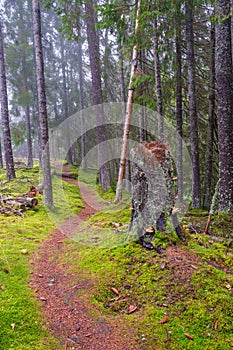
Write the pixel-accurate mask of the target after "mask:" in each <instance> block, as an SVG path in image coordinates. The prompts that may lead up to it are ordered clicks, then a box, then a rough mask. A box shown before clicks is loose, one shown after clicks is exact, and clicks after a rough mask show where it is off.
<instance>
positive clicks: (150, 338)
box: [62, 209, 233, 350]
mask: <svg viewBox="0 0 233 350" xmlns="http://www.w3.org/2000/svg"><path fill="white" fill-rule="evenodd" d="M115 214H116V215H115V216H114V215H112V216H111V215H110V214H109V211H105V212H103V213H97V214H95V215H94V216H92V217H91V218H90V219H89V223H91V224H92V230H93V228H94V229H95V226H96V224H97V226H98V225H100V223H101V225H100V226H102V227H103V228H105V227H108V228H109V229H113V228H111V226H112V221H117V222H118V223H120V224H121V225H122V224H123V223H125V222H127V217H128V222H129V219H130V211H129V210H128V209H123V210H122V211H118V212H116V213H115ZM206 219H207V218H206V214H205V213H202V214H201V215H200V217H198V216H196V213H195V216H192V213H191V212H190V213H189V215H188V216H187V218H185V219H184V223H183V224H184V227H185V235H186V242H185V243H182V242H179V240H178V239H176V238H175V237H174V235H173V237H172V232H171V229H170V232H169V230H168V231H167V232H168V233H167V235H165V236H166V237H165V236H164V235H158V234H157V236H156V243H157V244H162V245H164V242H165V246H166V247H168V246H169V245H172V247H170V248H169V249H171V251H172V250H173V249H174V251H176V249H180V256H179V257H178V258H175V255H174V258H173V257H171V256H172V255H171V254H172V252H171V253H170V258H168V257H167V255H166V252H164V253H163V252H162V253H161V254H158V253H157V252H156V251H146V250H145V249H143V248H142V247H141V246H140V245H139V244H137V243H136V242H130V243H128V244H126V245H121V246H118V247H114V248H108V249H100V248H94V247H93V246H89V247H88V246H86V247H85V246H82V245H81V246H80V244H75V243H73V242H72V243H71V242H68V241H67V250H66V253H65V254H64V255H63V257H62V261H63V263H64V262H65V263H67V265H68V266H69V272H70V273H79V275H80V276H81V275H82V276H83V278H84V279H86V278H90V279H91V280H92V281H94V285H93V288H92V290H91V291H90V293H89V295H88V296H87V298H88V300H89V302H91V303H93V304H94V305H95V307H97V308H98V310H99V312H100V313H101V314H105V315H106V317H118V319H119V323H122V324H124V325H128V327H129V328H130V327H133V328H134V329H136V332H137V343H138V346H139V348H140V349H143V350H155V349H156V350H163V349H164V350H165V349H172V350H178V349H179V350H181V349H182V350H183V349H194V350H199V349H210V350H211V349H213V350H217V349H219V350H220V349H221V350H222V349H223V350H230V349H232V344H233V325H232V317H233V309H232V301H233V292H232V287H233V278H232V245H231V244H230V246H229V242H228V241H227V238H226V237H227V236H228V232H227V231H228V230H229V229H232V227H230V226H229V224H230V223H231V225H232V221H231V222H230V221H229V218H227V217H226V216H225V217H223V218H222V217H217V216H216V217H214V218H213V224H212V225H211V235H209V236H208V235H204V234H203V232H204V227H205V224H206ZM222 221H224V223H223V222H222ZM221 222H222V223H221ZM226 222H228V224H226V227H225V228H226V232H225V236H226V237H225V236H224V235H223V232H222V231H221V232H220V234H219V231H218V227H219V225H220V226H221V227H222V226H224V225H225V223H226ZM197 223H198V225H199V226H198V227H196V228H199V232H197V233H195V234H191V233H190V230H189V228H190V225H191V226H193V225H197ZM220 223H221V224H220ZM102 233H103V234H104V231H102ZM217 236H221V237H223V236H224V240H223V241H221V242H219V241H217V242H216V241H213V240H211V238H212V237H217ZM106 239H107V237H106ZM215 239H216V238H215ZM187 254H188V258H187V256H186V255H187ZM190 256H191V257H195V258H193V259H194V260H193V261H192V258H190ZM173 260H174V261H175V264H174V261H173ZM182 264H183V266H182ZM187 266H188V268H187ZM190 271H191V272H190ZM112 287H114V288H116V289H117V290H118V292H119V294H120V296H121V298H119V299H117V296H116V295H115V293H114V292H113V291H112V289H111V288H112ZM130 306H135V307H136V311H135V312H133V313H132V314H129V307H130ZM166 315H167V316H166ZM166 318H167V320H166ZM164 319H165V320H166V322H164V323H163V320H164ZM161 321H162V322H161Z"/></svg>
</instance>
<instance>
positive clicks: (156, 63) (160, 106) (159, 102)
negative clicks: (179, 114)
mask: <svg viewBox="0 0 233 350" xmlns="http://www.w3.org/2000/svg"><path fill="white" fill-rule="evenodd" d="M154 32H155V33H154V67H155V82H156V86H155V87H156V100H157V115H158V139H159V140H160V141H164V134H163V128H164V126H163V100H162V84H161V73H160V71H161V68H160V60H159V41H158V39H159V36H158V23H157V18H155V20H154Z"/></svg>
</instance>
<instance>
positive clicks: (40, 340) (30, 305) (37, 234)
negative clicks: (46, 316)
mask: <svg viewBox="0 0 233 350" xmlns="http://www.w3.org/2000/svg"><path fill="white" fill-rule="evenodd" d="M0 176H1V181H4V178H5V174H4V172H1V174H0ZM54 181H55V185H56V181H58V179H56V178H54ZM38 182H39V168H38V167H36V168H33V169H31V170H27V169H21V170H17V179H16V180H14V181H13V182H9V183H5V182H3V183H2V184H1V192H2V190H3V193H6V194H8V195H9V194H10V195H22V194H23V193H26V192H27V191H28V190H29V188H30V184H33V185H37V184H38ZM63 186H64V189H65V193H66V194H65V196H66V199H67V203H68V205H69V206H71V207H72V208H73V209H74V211H76V212H78V211H79V210H80V209H81V207H82V206H83V204H82V201H81V197H80V194H79V192H78V191H77V187H76V186H73V185H69V184H67V183H64V184H63ZM56 195H58V194H56V192H55V196H56ZM38 199H39V205H38V206H37V207H36V208H35V210H27V211H26V213H25V214H26V217H25V218H22V217H15V216H9V217H5V216H3V215H0V287H1V286H4V287H3V289H0V314H1V317H0V349H7V350H8V349H14V350H15V349H17V350H25V349H28V350H29V349H35V350H42V349H44V350H48V349H51V350H52V349H54V350H58V349H60V346H59V344H58V343H57V341H56V340H55V339H54V338H53V337H52V336H51V335H50V334H49V332H48V331H47V330H46V329H45V327H44V326H43V322H44V321H43V320H42V316H41V313H40V311H39V305H38V303H37V302H36V301H35V295H34V293H33V292H32V291H31V290H30V289H29V287H28V282H29V280H30V272H31V265H30V254H31V253H33V252H34V251H35V250H36V249H37V247H38V246H39V245H40V244H41V243H42V241H43V240H44V239H45V238H46V237H47V236H48V234H49V233H50V230H51V228H52V227H53V225H54V224H53V221H51V220H50V219H49V218H48V213H47V211H46V209H45V208H44V206H43V203H42V196H39V197H38ZM57 212H58V213H59V215H60V216H61V218H63V217H64V216H66V212H65V211H64V206H63V209H62V206H61V207H60V208H58V209H57ZM22 249H26V250H27V251H28V254H25V255H24V254H21V250H22ZM11 324H15V328H14V329H12V326H11Z"/></svg>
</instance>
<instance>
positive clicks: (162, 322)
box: [159, 315, 168, 324]
mask: <svg viewBox="0 0 233 350" xmlns="http://www.w3.org/2000/svg"><path fill="white" fill-rule="evenodd" d="M167 321H168V315H164V318H163V319H162V320H161V321H159V323H160V324H164V323H167Z"/></svg>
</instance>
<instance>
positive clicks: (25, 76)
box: [19, 2, 33, 168]
mask: <svg viewBox="0 0 233 350" xmlns="http://www.w3.org/2000/svg"><path fill="white" fill-rule="evenodd" d="M19 12H20V31H21V32H22V33H23V35H22V39H21V40H22V44H23V47H24V49H23V52H22V71H23V84H24V88H25V92H27V93H29V88H28V85H29V84H28V77H29V74H30V73H28V67H27V62H26V53H25V50H26V49H25V47H28V42H27V33H26V32H25V27H24V20H25V18H24V13H23V3H21V2H20V9H19ZM24 110H25V124H26V135H27V158H28V159H27V165H28V167H29V168H32V167H33V155H32V129H31V118H30V107H29V102H28V104H27V106H26V107H25V109H24Z"/></svg>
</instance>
